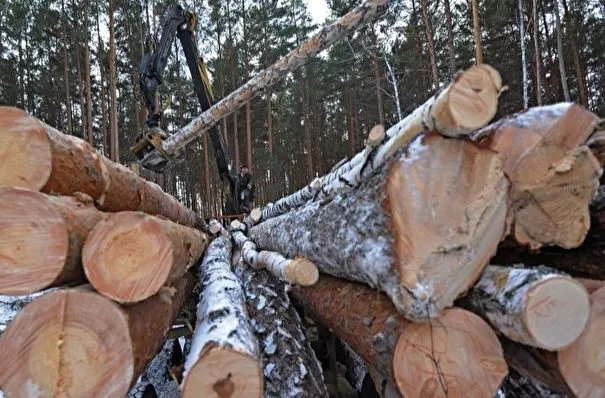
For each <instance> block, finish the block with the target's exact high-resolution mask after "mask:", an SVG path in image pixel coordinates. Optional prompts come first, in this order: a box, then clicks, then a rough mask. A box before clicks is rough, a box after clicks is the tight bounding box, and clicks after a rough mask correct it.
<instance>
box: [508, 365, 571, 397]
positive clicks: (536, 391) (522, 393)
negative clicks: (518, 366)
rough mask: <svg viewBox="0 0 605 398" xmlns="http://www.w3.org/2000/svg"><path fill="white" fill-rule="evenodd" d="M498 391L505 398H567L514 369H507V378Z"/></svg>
mask: <svg viewBox="0 0 605 398" xmlns="http://www.w3.org/2000/svg"><path fill="white" fill-rule="evenodd" d="M500 390H501V391H502V392H503V393H504V396H505V397H511V398H515V397H519V398H522V397H528V398H567V397H566V396H565V395H563V394H558V393H556V392H554V391H552V390H551V389H549V388H548V387H546V386H544V385H543V384H542V383H540V382H539V381H536V380H533V379H531V378H529V377H527V376H524V375H522V374H520V373H519V372H517V371H516V370H515V369H509V371H508V377H507V378H506V380H505V381H504V383H503V384H502V387H501V388H500Z"/></svg>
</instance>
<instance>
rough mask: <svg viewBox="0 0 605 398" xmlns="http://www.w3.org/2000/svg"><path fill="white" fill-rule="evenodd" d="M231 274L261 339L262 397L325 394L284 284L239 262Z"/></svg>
mask: <svg viewBox="0 0 605 398" xmlns="http://www.w3.org/2000/svg"><path fill="white" fill-rule="evenodd" d="M235 274H236V275H237V276H238V277H239V279H240V280H241V282H242V285H243V287H244V292H245V295H246V302H247V308H248V314H249V315H250V319H251V320H252V325H253V328H254V331H255V332H256V336H257V338H258V339H259V341H260V342H261V344H260V351H261V353H262V358H263V369H264V372H263V373H264V376H265V381H264V383H265V388H264V391H265V396H271V397H297V398H299V397H300V398H303V397H312V398H315V397H327V396H328V393H327V390H326V386H325V383H324V378H323V372H322V369H321V365H320V363H319V361H318V360H317V357H316V356H315V352H314V351H313V349H312V348H311V345H310V343H309V341H308V340H307V337H306V335H305V333H304V329H303V327H302V325H301V321H300V318H299V316H298V313H297V312H296V310H295V309H294V307H293V306H292V304H291V303H290V299H289V297H288V295H287V293H286V290H285V288H286V287H285V285H284V283H282V282H280V281H278V280H276V279H275V278H274V277H273V276H271V275H269V273H268V272H266V271H263V270H254V269H252V268H250V267H248V266H246V265H244V264H242V263H241V262H240V263H239V264H238V265H236V267H235Z"/></svg>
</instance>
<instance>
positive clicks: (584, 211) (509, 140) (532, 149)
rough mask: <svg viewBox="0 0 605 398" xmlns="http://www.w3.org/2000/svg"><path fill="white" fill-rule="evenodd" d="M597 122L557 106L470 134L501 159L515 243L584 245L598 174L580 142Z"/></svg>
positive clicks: (580, 110) (588, 115)
mask: <svg viewBox="0 0 605 398" xmlns="http://www.w3.org/2000/svg"><path fill="white" fill-rule="evenodd" d="M597 121H598V118H597V116H596V115H594V114H593V113H591V112H588V111H587V110H585V109H584V108H582V107H580V106H578V105H574V104H572V103H560V104H555V105H548V106H543V107H535V108H531V109H530V110H529V111H526V112H520V113H518V114H515V115H512V116H510V117H508V118H505V119H502V120H500V121H498V122H496V123H494V124H492V125H490V126H487V127H486V128H484V129H482V130H480V131H478V132H477V133H475V134H474V135H473V139H475V140H476V141H478V142H480V143H482V144H483V145H486V146H487V147H489V148H491V149H493V150H495V151H496V152H498V153H500V154H501V155H503V156H504V158H505V163H504V172H505V173H506V175H507V177H508V179H509V180H510V181H511V184H512V206H511V207H512V211H511V212H510V216H511V217H512V223H513V228H514V237H515V239H516V241H517V242H518V243H520V244H522V245H529V246H530V247H531V248H534V249H537V248H540V247H542V246H548V245H558V246H560V247H563V248H573V247H578V246H579V245H580V244H581V243H582V242H583V240H584V238H585V237H586V234H587V232H588V229H589V228H590V220H589V209H588V205H589V203H590V201H591V200H592V199H593V198H594V197H595V195H596V191H597V188H598V186H599V177H600V175H601V171H600V165H599V163H598V161H597V160H596V158H595V156H594V155H593V154H592V153H591V152H590V150H589V149H588V148H587V147H586V146H584V143H585V142H586V140H587V139H588V138H589V137H590V135H591V134H592V133H593V132H594V130H595V127H596V124H597ZM546 264H549V263H546Z"/></svg>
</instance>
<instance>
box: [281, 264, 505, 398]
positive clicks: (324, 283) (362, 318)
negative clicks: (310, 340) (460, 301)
mask: <svg viewBox="0 0 605 398" xmlns="http://www.w3.org/2000/svg"><path fill="white" fill-rule="evenodd" d="M291 294H292V296H293V298H294V299H295V300H294V301H295V303H296V304H297V305H298V306H300V307H302V308H303V309H304V312H305V313H306V314H307V315H308V316H310V317H311V318H313V319H315V320H316V321H318V322H319V323H321V324H323V325H325V326H326V327H329V328H330V329H332V330H333V331H334V333H336V334H337V335H338V336H339V337H340V338H341V339H343V340H344V341H345V342H346V343H347V344H348V345H350V346H351V347H352V348H353V349H354V350H355V351H356V352H357V353H358V354H359V355H360V356H361V357H362V358H363V359H364V360H365V361H366V362H367V364H368V365H370V366H371V367H372V368H374V369H376V370H378V371H380V372H381V374H382V376H384V377H387V378H388V379H389V380H391V381H392V382H393V384H394V385H395V386H397V387H398V389H399V392H400V393H401V394H402V395H403V396H405V397H406V398H418V397H426V396H431V397H447V396H451V397H457V396H465V394H466V393H468V391H470V390H469V388H472V389H473V391H475V393H476V395H477V396H485V397H492V396H493V395H494V394H495V393H496V391H497V390H498V386H499V385H500V383H501V382H502V380H503V379H504V376H506V373H507V366H506V363H505V362H504V358H503V357H502V349H501V348H500V344H499V342H498V339H497V337H496V335H495V333H494V332H493V331H492V329H491V328H490V327H489V326H488V325H487V323H485V322H484V321H483V320H482V319H481V318H479V317H478V316H476V315H474V314H472V313H470V312H468V311H466V310H463V309H460V308H452V309H448V310H446V311H444V312H443V313H442V315H441V316H440V317H439V318H437V319H436V320H434V321H433V322H431V323H411V322H409V321H407V320H405V319H404V318H403V317H401V316H400V314H399V313H398V311H397V309H396V308H395V307H394V306H393V304H392V303H391V301H390V300H389V299H388V298H387V297H386V296H385V295H383V294H381V293H378V292H376V291H375V290H373V289H371V288H369V287H367V286H364V285H360V284H358V283H352V282H347V281H345V280H342V279H339V278H333V277H330V276H327V275H322V276H321V277H320V278H319V281H318V282H317V283H316V284H315V285H313V286H309V287H298V286H295V287H293V289H292V292H291ZM479 341H480V342H481V343H477V342H479ZM431 343H432V344H433V345H432V344H431Z"/></svg>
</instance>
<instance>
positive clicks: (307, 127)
mask: <svg viewBox="0 0 605 398" xmlns="http://www.w3.org/2000/svg"><path fill="white" fill-rule="evenodd" d="M300 84H301V88H300V90H301V102H302V116H303V123H304V126H303V129H304V132H305V146H306V149H307V173H308V177H309V178H312V177H313V142H312V139H311V120H310V117H309V115H310V113H311V110H310V108H309V97H310V91H309V68H308V67H307V68H306V70H305V74H304V78H303V81H301V83H300Z"/></svg>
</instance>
